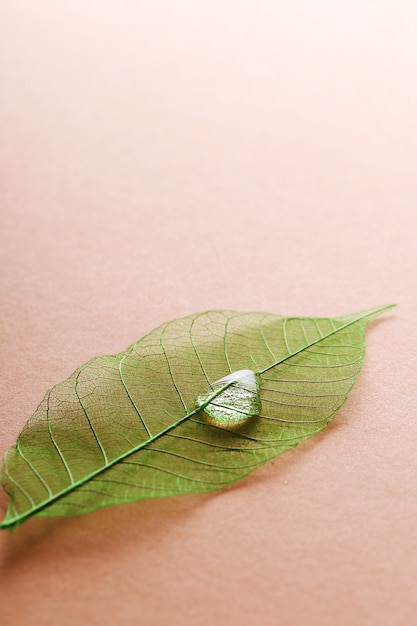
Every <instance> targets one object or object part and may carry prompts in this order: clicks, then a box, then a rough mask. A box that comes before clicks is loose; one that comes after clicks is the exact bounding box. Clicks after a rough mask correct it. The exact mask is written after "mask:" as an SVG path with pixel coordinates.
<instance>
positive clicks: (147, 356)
mask: <svg viewBox="0 0 417 626" xmlns="http://www.w3.org/2000/svg"><path fill="white" fill-rule="evenodd" d="M391 306H393V305H389V306H385V307H379V308H375V309H372V310H369V311H363V312H361V313H356V314H353V315H347V316H344V317H338V318H334V319H330V318H297V317H280V316H277V315H273V314H269V313H238V312H235V311H208V312H206V313H199V314H195V315H189V316H188V317H184V318H181V319H177V320H173V321H171V322H168V323H166V324H163V325H162V326H160V327H159V328H157V329H156V330H154V331H152V332H151V333H150V334H149V335H146V336H145V337H143V338H142V339H140V340H139V341H137V342H136V343H134V344H133V345H131V346H130V347H129V348H128V349H127V350H126V351H125V352H121V353H120V354H117V355H113V356H100V357H97V358H94V359H92V360H91V361H89V362H88V363H86V364H85V365H82V366H81V367H80V368H78V369H77V370H76V371H75V372H74V373H73V374H72V375H71V376H70V377H69V378H68V379H67V380H65V381H64V382H62V383H59V384H58V385H56V386H55V387H53V388H52V389H51V390H50V391H48V392H47V394H46V395H45V397H44V399H43V401H42V402H41V403H40V405H39V407H38V408H37V410H36V411H35V413H34V415H33V416H32V417H31V419H30V420H29V421H28V422H27V423H26V425H25V427H24V428H23V430H22V432H21V433H20V435H19V437H18V439H17V443H16V444H15V445H14V446H12V447H11V448H10V449H9V450H8V451H7V452H6V454H5V456H4V459H3V470H2V477H1V481H2V485H3V487H4V489H5V491H6V492H7V493H8V494H9V496H10V503H9V508H8V510H7V513H6V516H5V519H4V520H3V522H2V524H1V526H0V527H1V528H13V527H16V526H17V525H19V524H21V523H22V522H23V521H25V520H26V519H28V518H30V517H32V516H56V515H61V516H70V515H81V514H83V513H88V512H90V511H94V510H95V509H97V508H99V507H103V506H108V505H110V504H116V503H120V502H132V501H135V500H139V499H141V498H149V497H159V496H168V495H173V494H181V493H196V492H207V491H212V490H215V489H220V488H221V487H224V486H225V485H228V484H230V483H232V482H233V481H235V480H238V479H239V478H241V477H242V476H245V475H246V474H248V473H249V472H251V471H253V470H254V469H256V468H257V467H259V466H260V465H262V464H263V463H265V461H268V460H269V459H271V458H272V457H274V456H276V455H278V454H281V453H282V452H285V451H286V450H288V449H289V448H292V447H294V446H296V445H297V444H298V443H300V442H301V441H303V440H305V439H307V438H308V437H311V435H314V434H315V433H317V432H319V431H320V430H322V429H323V428H324V427H325V426H326V425H327V424H328V423H329V421H330V420H332V419H333V417H334V416H335V415H336V413H337V411H338V410H339V409H340V407H341V406H342V404H343V403H344V401H345V400H346V397H347V395H348V394H349V391H350V390H351V388H352V386H353V384H354V382H355V380H356V378H357V376H358V374H359V371H360V368H361V365H362V361H363V358H364V353H365V340H364V332H365V326H366V324H367V323H368V322H369V321H370V320H372V319H373V318H375V317H376V316H378V315H379V314H381V313H382V312H383V311H386V310H387V309H388V308H390V307H391Z"/></svg>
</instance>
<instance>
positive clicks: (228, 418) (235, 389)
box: [197, 370, 261, 430]
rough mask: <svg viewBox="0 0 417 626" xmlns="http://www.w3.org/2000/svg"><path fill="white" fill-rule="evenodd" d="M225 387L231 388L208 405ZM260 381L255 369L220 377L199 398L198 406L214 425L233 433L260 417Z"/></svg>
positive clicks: (226, 389) (222, 392)
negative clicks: (251, 419)
mask: <svg viewBox="0 0 417 626" xmlns="http://www.w3.org/2000/svg"><path fill="white" fill-rule="evenodd" d="M225 385H229V386H228V387H226V388H225V389H224V390H223V391H221V392H220V393H219V394H218V395H217V396H215V397H214V398H213V400H212V401H211V402H209V403H208V404H207V405H206V406H203V405H205V403H206V402H207V400H208V398H210V397H211V396H213V394H214V393H215V392H216V391H217V390H218V389H220V388H222V387H224V386H225ZM259 387H260V378H259V374H256V373H255V372H253V371H252V370H239V371H237V372H232V373H231V374H229V375H228V376H224V378H220V379H219V380H217V381H216V382H215V383H213V384H212V385H211V388H210V389H209V390H208V391H207V392H206V393H205V394H203V395H200V396H198V398H197V406H201V407H203V410H204V413H205V414H206V416H207V418H208V421H209V422H210V423H212V424H213V425H214V426H218V427H220V428H226V429H231V430H233V429H234V428H238V427H239V426H242V425H243V424H245V423H246V422H247V421H248V420H249V419H250V418H251V417H255V416H256V415H259V413H260V411H261V399H260V397H259Z"/></svg>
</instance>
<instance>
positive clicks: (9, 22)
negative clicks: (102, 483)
mask: <svg viewBox="0 0 417 626" xmlns="http://www.w3.org/2000/svg"><path fill="white" fill-rule="evenodd" d="M7 4H8V6H7V7H6V6H3V7H2V8H1V9H0V13H1V16H0V17H1V19H0V41H1V47H2V52H1V60H0V72H1V78H0V79H1V82H2V91H3V95H2V98H1V103H0V133H1V159H2V183H1V197H2V199H1V206H2V208H1V215H0V220H1V239H2V242H1V247H0V254H1V266H0V267H1V294H2V296H1V305H0V306H1V320H2V332H1V349H2V358H1V363H0V369H1V371H0V380H1V385H2V391H1V397H0V403H1V407H0V411H1V412H0V452H1V454H2V453H3V452H4V451H5V450H6V448H7V447H8V446H9V445H11V444H12V443H14V441H15V439H16V436H17V433H18V432H19V430H20V429H21V427H22V426H23V424H24V423H25V421H26V419H27V418H28V417H29V416H30V415H31V413H32V412H33V410H34V408H35V407H36V405H37V404H38V402H39V401H40V400H41V398H42V396H43V394H44V392H45V391H46V389H47V388H48V387H50V386H51V385H53V384H54V383H56V382H58V381H60V380H62V379H64V378H65V377H66V376H68V375H69V374H70V373H71V372H72V371H73V370H74V369H75V367H77V366H78V365H80V364H81V363H83V362H85V361H87V360H88V359H89V358H91V357H92V356H94V355H96V354H103V353H112V352H118V351H120V350H122V349H124V348H125V347H126V346H127V345H128V344H129V343H131V342H132V341H134V340H136V339H138V338H139V337H140V336H142V335H143V334H145V333H146V332H148V331H149V330H151V329H152V328H154V327H155V326H157V325H158V324H160V323H162V322H164V321H166V320H168V319H171V318H173V317H178V316H182V315H186V314H188V313H191V312H194V311H199V310H205V309H209V308H225V309H228V308H232V309H240V310H265V311H272V312H276V313H279V314H284V315H316V316H319V315H329V316H336V315H343V314H345V313H349V312H352V311H355V310H361V309H364V308H367V307H372V306H377V305H379V304H385V303H389V302H397V303H398V304H399V307H398V308H396V309H393V310H392V311H390V312H389V313H387V314H386V315H385V316H384V318H381V320H378V321H376V322H374V323H373V324H372V325H371V326H370V327H369V328H368V332H367V357H366V360H365V363H364V367H363V370H362V374H361V376H360V378H359V380H358V382H357V384H356V385H355V388H354V390H353V391H352V394H351V396H350V397H349V399H348V401H347V403H346V404H345V406H344V407H343V409H342V411H341V413H340V415H339V416H338V418H337V419H336V420H335V422H334V423H333V424H332V425H331V426H329V427H328V428H327V429H326V431H325V432H324V433H323V434H322V435H319V436H316V437H314V438H313V439H311V440H310V441H309V442H306V443H304V444H303V445H302V446H299V447H298V448H297V449H296V450H294V451H291V452H288V453H286V454H285V455H283V456H281V457H280V458H278V459H276V460H275V461H272V462H270V463H268V464H267V465H266V466H264V467H263V468H262V469H260V470H258V471H257V472H256V473H255V474H253V475H251V476H249V477H247V478H246V479H245V480H243V481H242V482H240V483H239V484H237V485H235V486H234V487H232V488H230V489H228V490H226V491H224V492H220V493H217V494H212V495H208V496H186V497H185V496H184V497H178V498H169V499H166V500H159V501H158V500H154V501H143V502H139V503H137V504H131V505H123V506H118V507H112V508H109V509H103V510H100V511H97V512H96V513H94V514H91V515H89V516H86V517H81V518H76V519H64V520H60V519H52V520H41V519H39V520H33V521H31V522H29V523H27V524H26V525H24V526H22V527H21V528H20V529H19V531H18V532H17V533H15V534H13V535H10V534H8V533H2V534H1V535H0V576H1V584H0V611H1V622H2V626H3V624H4V625H5V626H6V625H7V626H18V625H20V624H25V625H28V626H32V625H36V626H43V625H55V624H58V623H59V624H60V625H62V626H69V625H76V624H84V623H86V624H87V623H88V624H91V625H94V626H95V625H100V626H110V625H111V624H114V623H115V622H117V623H123V624H129V625H130V624H132V625H133V624H134V625H136V624H146V625H147V626H149V625H154V624H155V625H158V626H161V625H165V624H167V625H168V624H169V625H173V624H179V625H181V626H191V625H192V626H205V625H206V624H219V625H228V626H229V625H232V626H235V625H240V624H245V623H249V622H250V623H251V624H256V625H258V624H259V625H260V626H264V625H265V626H269V625H271V626H272V625H275V624H277V623H279V624H280V625H290V626H301V625H303V626H304V625H305V624H310V625H313V624H314V625H316V624H317V625H320V626H335V625H337V626H351V625H352V624H366V625H368V624H369V625H372V626H373V625H374V624H378V626H393V625H395V626H396V625H398V626H399V625H401V626H404V625H406V626H408V625H410V626H411V625H412V624H414V623H415V615H416V612H417V594H416V591H415V580H416V577H417V559H416V556H415V555H416V553H417V530H416V525H415V519H416V513H417V506H416V503H415V491H416V478H415V477H416V471H417V461H416V454H415V439H416V383H415V379H416V358H415V353H416V349H417V336H416V331H415V328H414V326H415V324H414V317H415V313H416V304H417V301H416V300H417V298H416V261H417V253H416V244H415V241H416V235H417V226H416V198H417V182H416V180H417V179H416V164H417V122H416V116H415V111H416V110H417V87H416V81H415V76H416V72H417V44H416V40H417V36H416V35H417V11H416V8H415V6H414V3H412V2H407V1H397V2H393V1H392V2H390V1H388V2H380V3H374V2H370V1H367V0H365V1H364V0H361V2H359V1H356V0H355V1H352V2H349V3H345V2H341V1H340V2H339V1H337V2H334V1H332V2H331V1H330V0H328V1H320V2H315V3H310V2H306V1H305V0H304V1H301V0H300V1H296V2H292V3H286V2H266V1H265V2H260V3H255V2H253V3H252V2H246V1H245V2H234V1H231V0H230V1H229V0H227V1H226V2H217V1H216V2H201V3H194V2H191V0H189V1H188V2H186V1H179V2H173V3H172V2H168V1H166V2H162V1H161V2H133V1H127V2H123V3H120V2H116V1H115V0H112V1H110V0H107V1H104V2H103V1H100V2H98V1H92V2H88V3H85V2H81V1H79V0H72V1H71V2H64V1H62V2H52V0H49V1H46V0H40V1H39V2H36V3H34V2H30V1H29V0H24V1H23V0H22V1H16V2H13V3H7ZM0 507H1V508H2V510H5V508H6V497H5V496H4V494H1V496H0Z"/></svg>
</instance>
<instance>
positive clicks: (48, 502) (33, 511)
mask: <svg viewBox="0 0 417 626" xmlns="http://www.w3.org/2000/svg"><path fill="white" fill-rule="evenodd" d="M394 306H395V304H389V305H386V306H382V307H379V308H376V309H372V310H371V311H367V312H366V313H363V314H362V315H360V316H359V317H357V318H355V319H353V320H351V321H350V322H347V323H346V324H343V325H342V326H340V327H339V328H336V329H333V330H332V331H331V332H329V333H328V334H327V335H323V336H322V337H319V338H318V339H316V340H315V341H312V342H311V343H309V344H307V345H305V346H303V347H302V348H300V349H299V350H296V351H295V352H291V353H290V354H287V356H285V357H283V358H282V359H279V360H278V361H275V362H274V363H272V365H269V366H268V367H265V368H264V369H263V370H259V371H258V372H256V373H257V374H258V375H261V374H264V373H265V372H267V371H269V370H270V369H272V368H274V367H277V366H278V365H280V364H281V363H284V362H285V361H288V359H291V358H292V357H294V356H296V355H297V354H300V353H301V352H304V351H305V350H308V349H309V348H311V347H312V346H314V345H316V344H318V343H320V342H321V341H324V340H325V339H328V338H329V337H331V336H333V335H335V334H336V333H339V332H340V331H342V330H344V329H345V328H348V327H349V326H352V325H353V324H356V323H357V322H360V321H361V320H363V319H365V318H366V317H369V316H371V315H376V314H378V313H382V311H386V310H387V309H390V308H392V307H394ZM286 319H300V318H286ZM301 319H303V318H301ZM310 319H313V318H310ZM314 319H327V318H314ZM233 382H234V381H233V380H232V381H230V382H228V383H226V384H225V385H223V386H222V387H219V388H218V389H216V391H214V392H213V393H212V394H211V395H210V396H208V397H207V399H206V400H205V402H204V403H203V404H201V405H200V406H198V407H196V408H195V409H194V410H193V411H191V413H187V414H186V415H184V416H183V417H181V418H180V419H179V420H177V421H176V422H174V423H173V424H171V425H170V426H168V427H167V428H165V429H164V430H162V431H161V432H159V433H157V434H156V435H154V436H153V437H150V438H149V439H147V440H146V441H143V442H142V443H141V444H139V445H138V446H135V447H134V448H132V449H131V450H129V451H127V452H125V453H124V454H121V455H120V456H118V457H117V458H115V459H113V461H111V462H109V463H107V464H106V465H104V466H103V467H100V468H99V469H97V470H95V471H94V472H92V473H91V474H88V475H87V476H85V477H84V478H82V479H80V480H78V481H76V482H74V483H71V484H70V485H68V487H66V488H65V489H63V490H62V491H60V492H59V493H57V494H55V495H54V496H53V497H52V498H48V499H47V500H44V501H43V502H41V503H40V504H38V505H36V506H35V507H33V508H31V509H30V510H29V511H28V512H27V513H23V514H21V515H18V516H17V517H14V518H12V519H9V520H7V521H3V522H2V523H1V524H0V529H2V528H8V527H11V526H16V525H18V524H20V523H22V522H24V521H25V520H26V519H28V518H30V517H32V516H33V515H34V514H36V513H38V512H39V511H41V510H43V509H45V508H47V507H48V506H50V505H51V504H53V503H54V502H56V501H57V500H59V499H60V498H62V497H64V496H65V495H66V494H68V493H71V492H72V491H75V490H76V489H78V487H82V485H84V484H86V483H88V482H89V481H90V480H92V479H93V478H95V477H96V476H98V475H100V474H101V473H103V472H105V471H107V470H108V469H110V468H111V467H113V466H114V465H117V464H118V463H120V462H121V461H123V460H124V459H126V458H127V457H129V456H131V455H132V454H135V453H136V452H139V450H141V449H143V448H145V447H146V446H148V445H150V444H151V443H153V442H154V441H156V440H157V439H159V438H160V437H162V436H163V435H165V434H167V433H168V432H170V431H171V430H173V429H174V428H176V427H177V426H179V425H180V424H182V423H183V422H185V421H186V420H187V419H189V418H190V417H192V416H193V415H195V414H196V413H199V412H200V411H202V410H204V409H205V407H206V406H207V405H208V404H210V402H212V400H214V398H216V397H217V396H218V395H219V394H221V393H223V391H225V390H226V389H228V387H230V386H231V385H232V384H233Z"/></svg>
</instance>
